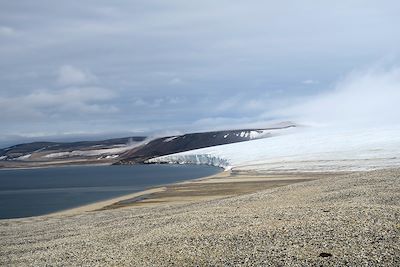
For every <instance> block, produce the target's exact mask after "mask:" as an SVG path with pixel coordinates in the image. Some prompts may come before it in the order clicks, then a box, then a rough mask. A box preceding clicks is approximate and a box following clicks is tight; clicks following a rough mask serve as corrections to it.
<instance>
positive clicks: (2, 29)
mask: <svg viewBox="0 0 400 267" xmlns="http://www.w3.org/2000/svg"><path fill="white" fill-rule="evenodd" d="M15 34H16V31H15V30H14V29H13V28H11V27H7V26H0V36H12V35H15Z"/></svg>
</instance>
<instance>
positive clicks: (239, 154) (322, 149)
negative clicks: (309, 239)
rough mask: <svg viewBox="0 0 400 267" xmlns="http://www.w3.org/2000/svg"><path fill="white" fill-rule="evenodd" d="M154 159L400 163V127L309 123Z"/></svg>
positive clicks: (288, 165)
mask: <svg viewBox="0 0 400 267" xmlns="http://www.w3.org/2000/svg"><path fill="white" fill-rule="evenodd" d="M149 162H151V163H157V162H168V163H195V164H210V165H215V166H221V167H224V168H235V169H240V170H258V171H283V170H293V171H297V170H299V171H341V170H343V171H349V170H350V171H351V170H368V169H378V168H387V167H395V166H400V127H399V126H395V127H386V128H367V129H352V130H338V129H335V128H315V127H309V128H308V127H303V128H295V129H291V130H290V131H288V132H287V133H286V134H285V135H280V136H275V137H272V138H267V139H258V140H252V141H247V142H242V143H235V144H228V145H221V146H216V147H210V148H204V149H197V150H191V151H187V152H182V153H177V154H172V155H167V156H162V157H158V158H154V159H150V160H149Z"/></svg>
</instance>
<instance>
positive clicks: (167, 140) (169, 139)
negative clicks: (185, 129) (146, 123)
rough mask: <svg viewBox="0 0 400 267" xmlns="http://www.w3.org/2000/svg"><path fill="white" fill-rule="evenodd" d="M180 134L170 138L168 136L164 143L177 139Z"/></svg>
mask: <svg viewBox="0 0 400 267" xmlns="http://www.w3.org/2000/svg"><path fill="white" fill-rule="evenodd" d="M178 137H179V136H172V137H169V138H166V139H164V141H163V142H164V143H168V142H171V141H172V140H175V139H176V138H178Z"/></svg>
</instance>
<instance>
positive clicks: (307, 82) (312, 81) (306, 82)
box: [301, 79, 319, 84]
mask: <svg viewBox="0 0 400 267" xmlns="http://www.w3.org/2000/svg"><path fill="white" fill-rule="evenodd" d="M301 83H302V84H319V81H317V80H311V79H309V80H304V81H302V82H301Z"/></svg>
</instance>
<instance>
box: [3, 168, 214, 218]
mask: <svg viewBox="0 0 400 267" xmlns="http://www.w3.org/2000/svg"><path fill="white" fill-rule="evenodd" d="M219 171H220V169H219V168H216V167H210V166H198V165H129V166H78V167H57V168H43V169H25V170H0V219H6V218H19V217H29V216H37V215H43V214H48V213H52V212H56V211H60V210H65V209H69V208H74V207H78V206H82V205H85V204H90V203H93V202H97V201H101V200H106V199H110V198H114V197H118V196H122V195H125V194H130V193H134V192H138V191H142V190H144V189H146V188H149V187H153V186H158V185H162V184H168V183H174V182H179V181H183V180H188V179H195V178H200V177H205V176H208V175H212V174H215V173H217V172H219Z"/></svg>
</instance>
